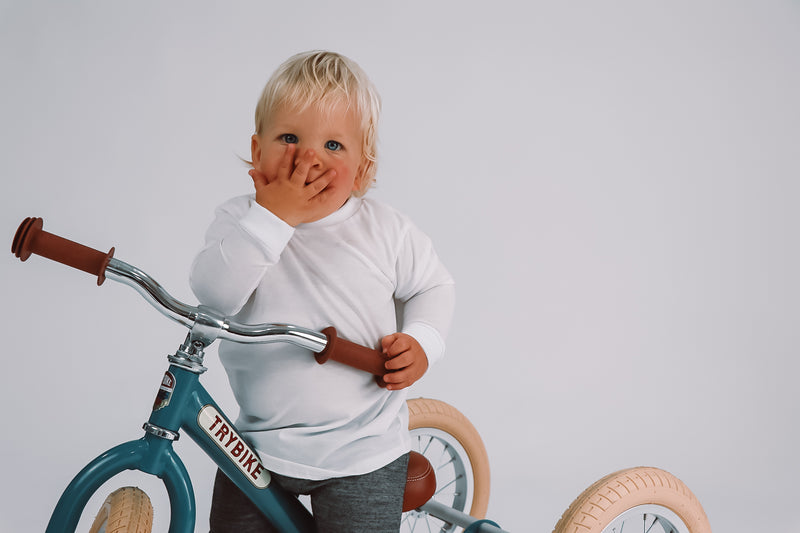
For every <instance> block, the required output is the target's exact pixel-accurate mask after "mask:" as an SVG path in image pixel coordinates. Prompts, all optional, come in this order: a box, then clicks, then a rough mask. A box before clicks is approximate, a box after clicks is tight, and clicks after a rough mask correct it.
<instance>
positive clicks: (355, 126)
mask: <svg viewBox="0 0 800 533" xmlns="http://www.w3.org/2000/svg"><path fill="white" fill-rule="evenodd" d="M361 143H362V135H361V124H360V122H359V120H358V116H357V114H356V113H355V112H354V111H352V109H349V108H348V106H347V105H345V104H344V103H342V104H338V105H336V106H335V107H333V108H332V109H331V110H329V111H321V110H319V109H317V108H316V107H315V106H309V107H308V108H306V109H305V110H303V111H294V110H292V109H284V108H279V109H277V110H276V112H275V113H274V114H273V117H272V120H271V121H270V122H269V123H268V124H266V125H265V128H264V130H263V132H262V134H261V135H253V139H252V156H253V159H252V161H253V166H254V167H255V168H256V169H257V170H259V171H260V172H261V173H262V174H264V175H265V176H266V178H267V180H268V181H271V180H272V179H274V178H275V176H276V175H277V171H278V164H279V163H280V160H281V158H282V157H283V155H284V153H285V152H286V147H287V145H289V144H296V150H295V154H296V156H295V161H294V164H295V165H297V162H298V161H299V159H300V158H301V157H303V154H306V153H307V151H308V150H309V149H311V150H313V151H314V154H315V155H314V158H313V165H312V166H311V169H310V170H309V173H308V177H307V179H306V182H307V183H310V182H312V181H314V180H315V179H316V178H318V177H319V176H321V175H322V174H323V173H325V172H326V171H328V170H330V169H333V170H335V171H336V176H335V177H334V178H333V180H332V181H331V182H330V184H329V185H328V186H327V187H326V189H325V190H326V191H327V192H328V193H330V194H329V196H328V198H327V199H326V204H329V207H330V209H329V210H328V212H327V214H326V215H325V216H327V215H328V214H331V213H333V212H334V211H336V210H337V209H339V208H340V207H341V206H342V205H344V203H345V202H346V201H347V199H348V198H349V197H350V195H351V194H352V193H353V191H354V190H356V189H357V187H358V180H359V178H360V174H361V163H362V144H361Z"/></svg>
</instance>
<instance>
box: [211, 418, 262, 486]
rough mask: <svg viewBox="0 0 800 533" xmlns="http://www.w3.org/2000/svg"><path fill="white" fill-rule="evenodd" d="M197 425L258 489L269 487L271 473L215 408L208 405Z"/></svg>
mask: <svg viewBox="0 0 800 533" xmlns="http://www.w3.org/2000/svg"><path fill="white" fill-rule="evenodd" d="M197 423H198V424H199V425H200V427H201V428H203V431H205V432H206V435H208V436H209V437H211V440H213V441H214V443H215V444H216V445H217V446H218V447H219V449H220V450H222V451H223V452H225V455H227V456H228V459H230V460H231V461H232V462H233V463H234V464H235V465H236V466H237V467H238V468H239V470H241V471H242V473H243V474H244V475H245V476H246V477H247V479H248V480H249V481H250V483H252V484H253V485H255V486H256V487H258V488H259V489H265V488H267V487H268V486H269V483H270V479H271V478H270V475H269V472H268V471H267V470H266V469H265V468H264V465H262V464H261V461H260V460H259V459H258V455H256V453H255V452H254V451H253V450H252V449H251V448H250V446H248V445H247V443H246V442H244V441H243V440H242V437H240V436H239V434H238V433H236V432H235V431H234V430H233V428H232V427H231V426H230V424H228V422H227V421H226V420H225V418H223V417H222V415H221V414H219V411H217V410H216V409H215V408H214V407H213V406H211V405H206V406H205V407H203V408H202V409H201V410H200V413H198V415H197Z"/></svg>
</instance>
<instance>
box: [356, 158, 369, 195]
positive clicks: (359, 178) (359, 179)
mask: <svg viewBox="0 0 800 533" xmlns="http://www.w3.org/2000/svg"><path fill="white" fill-rule="evenodd" d="M370 163H371V161H370V160H369V159H367V158H366V157H362V158H361V163H360V164H359V165H358V172H356V179H355V181H353V191H352V192H356V193H357V192H362V189H363V187H364V182H365V181H366V179H367V169H369V166H370Z"/></svg>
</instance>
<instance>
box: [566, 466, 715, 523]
mask: <svg viewBox="0 0 800 533" xmlns="http://www.w3.org/2000/svg"><path fill="white" fill-rule="evenodd" d="M625 526H628V527H625ZM642 528H643V529H642ZM628 531H648V532H650V533H711V526H710V525H709V523H708V518H707V517H706V513H705V511H703V507H702V506H701V505H700V502H699V501H697V498H696V497H695V495H694V494H692V491H690V490H689V488H688V487H687V486H686V485H684V484H683V482H682V481H681V480H679V479H678V478H676V477H675V476H673V475H672V474H670V473H669V472H665V471H663V470H659V469H658V468H650V467H637V468H629V469H627V470H621V471H619V472H615V473H613V474H609V475H608V476H606V477H604V478H602V479H600V480H599V481H597V482H596V483H594V484H593V485H592V486H591V487H589V488H588V489H586V490H585V491H583V494H581V495H580V496H578V497H577V498H576V499H575V501H574V502H572V505H570V506H569V508H568V509H567V510H566V511H565V512H564V515H563V516H562V517H561V520H559V521H558V524H556V528H555V529H554V530H553V533H578V532H580V533H623V532H625V533H627V532H628Z"/></svg>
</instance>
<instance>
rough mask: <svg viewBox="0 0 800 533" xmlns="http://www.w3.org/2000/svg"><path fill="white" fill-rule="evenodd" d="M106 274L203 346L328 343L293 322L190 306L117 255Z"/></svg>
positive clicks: (319, 347)
mask: <svg viewBox="0 0 800 533" xmlns="http://www.w3.org/2000/svg"><path fill="white" fill-rule="evenodd" d="M105 275H106V278H107V279H111V280H114V281H118V282H120V283H123V284H125V285H128V286H130V287H132V288H133V289H135V290H136V292H138V293H139V294H140V295H141V296H142V297H143V298H144V299H145V300H147V302H148V303H150V304H151V305H152V306H153V307H154V308H156V310H158V311H159V312H160V313H161V314H163V315H164V316H166V317H167V318H170V319H172V320H173V321H175V322H177V323H179V324H182V325H184V326H186V327H187V328H189V329H190V330H191V333H190V337H191V341H193V342H200V343H202V345H203V346H208V345H209V344H211V343H212V342H214V340H216V339H223V340H229V341H232V342H238V343H242V344H265V343H272V342H289V343H291V344H295V345H297V346H300V347H302V348H307V349H309V350H311V351H312V352H321V351H323V350H324V349H325V347H326V346H327V343H328V340H327V337H326V336H325V334H324V333H321V332H319V331H315V330H312V329H307V328H302V327H299V326H293V325H291V324H242V323H240V322H235V321H232V320H231V319H230V318H228V317H226V316H224V315H222V314H220V313H218V312H217V311H215V310H214V309H212V308H210V307H207V306H204V305H199V306H191V305H187V304H185V303H183V302H181V301H179V300H177V299H176V298H174V297H173V296H172V295H170V294H169V293H168V292H167V291H166V290H165V289H164V288H163V287H162V286H161V285H160V284H159V283H158V282H157V281H156V280H154V279H153V278H151V277H150V276H149V275H148V274H147V273H146V272H144V271H142V270H141V269H139V268H137V267H135V266H133V265H130V264H128V263H126V262H124V261H120V260H119V259H115V258H113V257H112V258H111V259H110V260H109V261H108V265H107V266H106V269H105Z"/></svg>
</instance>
